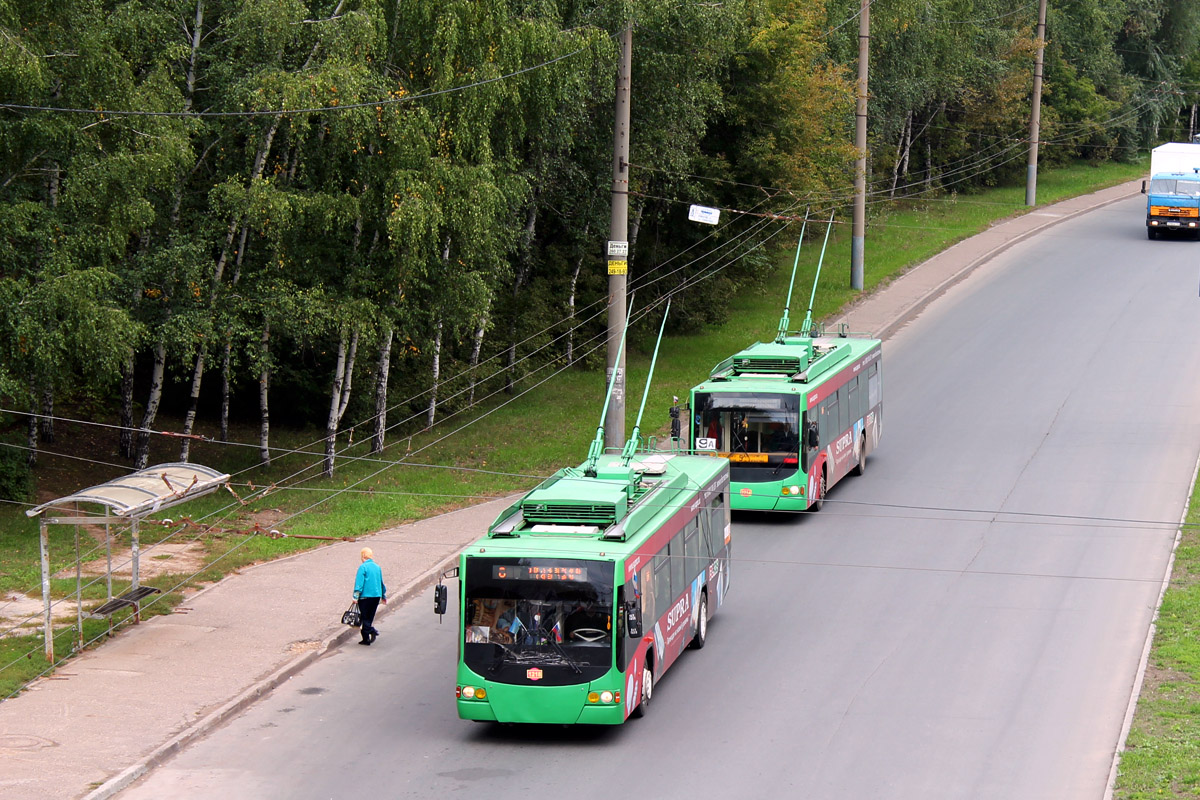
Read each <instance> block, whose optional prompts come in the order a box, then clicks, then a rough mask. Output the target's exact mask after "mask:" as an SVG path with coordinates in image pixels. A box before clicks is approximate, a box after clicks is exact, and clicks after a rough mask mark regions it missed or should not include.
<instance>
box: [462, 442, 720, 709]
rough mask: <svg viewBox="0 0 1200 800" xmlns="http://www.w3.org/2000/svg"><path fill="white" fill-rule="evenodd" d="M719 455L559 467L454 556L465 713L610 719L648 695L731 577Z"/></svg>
mask: <svg viewBox="0 0 1200 800" xmlns="http://www.w3.org/2000/svg"><path fill="white" fill-rule="evenodd" d="M727 463H728V462H725V461H723V460H718V459H714V458H708V457H704V456H693V455H686V454H682V453H669V452H663V453H655V454H640V455H639V456H638V460H636V461H634V462H632V463H629V464H625V463H623V459H617V460H616V461H614V462H613V463H611V464H609V465H607V466H600V467H598V468H597V469H596V470H595V474H594V476H589V475H587V474H585V471H584V469H583V468H580V469H565V470H560V471H559V472H558V473H557V474H555V475H554V476H552V477H551V478H549V479H547V480H546V481H545V482H544V483H543V484H542V485H540V486H539V487H538V488H536V489H534V490H533V491H531V492H530V493H529V494H527V495H525V496H524V497H523V498H521V500H520V501H519V502H517V503H516V504H514V505H513V506H511V507H509V508H508V509H507V510H506V511H504V512H503V513H502V514H500V516H499V517H498V518H497V519H496V522H495V523H494V524H493V525H492V526H491V528H489V530H488V534H487V536H486V537H485V538H483V539H481V540H480V541H479V542H477V543H475V544H474V545H471V546H470V547H468V548H467V549H466V550H465V551H463V553H462V555H461V557H460V562H459V569H458V573H459V577H460V581H459V594H460V596H459V601H460V603H459V607H460V609H461V613H460V616H459V627H460V634H461V635H460V637H459V644H458V650H459V659H458V677H457V686H456V689H455V694H456V696H457V698H458V714H459V716H460V717H462V718H463V719H473V720H492V721H497V722H540V723H558V724H573V723H585V724H586V723H592V724H601V725H615V724H619V723H621V722H624V721H625V719H626V718H628V717H629V716H630V714H631V713H635V714H637V715H640V714H642V713H644V712H645V709H646V708H647V706H648V705H649V703H650V698H651V696H652V694H653V688H654V684H655V682H656V681H657V680H659V679H660V678H661V676H662V675H663V673H664V672H665V671H666V670H667V669H669V668H670V667H671V665H672V664H673V663H674V662H675V660H676V659H677V658H679V656H680V654H681V653H682V652H683V651H684V649H685V648H686V647H687V646H688V645H689V644H690V645H691V646H692V647H694V648H700V647H703V646H704V642H705V638H706V636H707V632H708V620H709V618H710V617H711V616H712V615H713V613H715V612H716V610H717V609H718V608H719V607H720V606H721V604H722V602H723V601H724V599H725V592H726V590H727V588H728V586H729V552H730V520H729V504H728V495H729V469H728V466H727Z"/></svg>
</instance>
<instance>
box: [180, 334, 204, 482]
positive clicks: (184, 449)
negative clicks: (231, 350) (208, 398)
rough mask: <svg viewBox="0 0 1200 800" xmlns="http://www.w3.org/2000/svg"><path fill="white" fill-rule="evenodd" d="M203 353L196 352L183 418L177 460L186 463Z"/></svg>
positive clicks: (194, 417)
mask: <svg viewBox="0 0 1200 800" xmlns="http://www.w3.org/2000/svg"><path fill="white" fill-rule="evenodd" d="M204 362H205V353H204V351H203V350H201V351H200V352H199V353H197V354H196V365H195V367H193V368H192V394H191V402H190V403H189V404H188V410H187V416H186V417H184V418H183V443H182V444H180V445H179V460H180V461H182V462H184V463H185V464H186V463H187V460H188V455H189V454H190V453H191V450H192V446H191V445H192V440H191V439H190V438H188V437H189V436H191V435H192V428H194V427H195V425H196V409H197V408H199V406H200V379H201V378H203V377H204Z"/></svg>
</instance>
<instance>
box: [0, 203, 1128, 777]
mask: <svg viewBox="0 0 1200 800" xmlns="http://www.w3.org/2000/svg"><path fill="white" fill-rule="evenodd" d="M1138 189H1139V186H1138V182H1137V181H1132V182H1129V183H1126V184H1122V185H1121V186H1118V187H1114V188H1112V189H1107V190H1104V191H1101V192H1097V193H1095V194H1092V195H1088V196H1087V197H1081V198H1076V199H1074V200H1067V201H1064V202H1062V203H1058V204H1056V205H1053V206H1047V207H1044V208H1040V209H1038V210H1036V211H1034V212H1032V213H1030V214H1026V215H1024V216H1021V217H1017V218H1015V219H1011V220H1008V221H1005V222H1003V223H999V224H997V225H995V226H993V227H992V228H990V229H988V230H987V231H985V232H984V233H981V234H979V235H977V236H974V237H972V238H970V239H968V240H966V241H964V242H961V243H959V244H957V245H955V246H954V247H951V248H950V249H949V250H947V251H945V252H944V253H942V254H940V255H938V256H936V257H934V258H932V259H930V260H929V261H926V262H924V263H923V264H921V265H919V266H918V267H915V268H913V269H912V270H910V271H908V272H907V273H905V274H904V275H903V276H901V277H899V278H897V279H896V280H894V281H892V282H891V283H890V284H889V285H888V286H886V287H884V288H883V289H881V290H879V291H877V292H875V293H873V294H872V295H871V296H870V297H866V298H863V300H862V301H860V302H858V303H856V304H855V305H854V306H853V307H852V308H851V309H849V311H848V312H847V313H846V314H845V315H844V316H843V317H841V318H840V319H838V320H836V321H835V322H846V323H848V325H849V328H850V330H851V331H855V332H868V333H873V334H875V335H877V336H880V337H881V338H886V337H887V336H888V335H890V334H891V333H893V332H894V331H895V330H897V329H898V328H899V327H900V326H902V325H903V324H904V323H905V322H907V321H908V320H910V319H912V318H913V317H915V316H916V315H917V314H918V313H920V311H921V309H923V308H924V307H925V306H926V305H927V304H928V303H929V302H930V301H931V300H932V299H934V298H936V297H937V296H938V295H940V294H941V293H942V292H944V291H945V290H946V289H947V288H949V287H950V286H952V285H953V284H954V283H956V282H957V281H959V280H962V279H963V278H964V277H966V275H968V274H969V273H970V272H971V271H972V270H973V269H975V268H976V267H978V266H979V265H981V264H983V263H984V262H986V261H987V260H988V259H989V258H991V257H993V256H995V255H996V254H997V253H1000V252H1002V251H1003V250H1005V249H1007V248H1008V247H1010V246H1011V245H1013V244H1015V243H1016V242H1019V241H1022V240H1023V239H1026V238H1029V237H1030V236H1032V235H1034V234H1036V233H1038V232H1039V231H1041V230H1043V229H1045V228H1046V227H1048V226H1051V225H1054V224H1055V223H1057V222H1061V221H1063V220H1064V219H1067V218H1069V217H1071V216H1074V215H1077V214H1080V213H1084V212H1086V211H1090V210H1092V209H1094V208H1098V207H1100V206H1103V205H1107V204H1109V203H1112V202H1117V201H1120V200H1124V199H1126V198H1129V197H1130V196H1131V195H1134V194H1137V192H1138ZM1129 224H1130V225H1131V226H1136V225H1139V224H1141V220H1140V219H1139V218H1136V217H1135V218H1132V219H1130V220H1129ZM867 252H868V257H869V254H870V243H869V242H868V250H867ZM510 502H511V499H504V500H494V501H491V502H488V503H482V504H480V505H477V506H473V507H471V508H467V509H463V510H460V511H456V512H453V513H450V514H446V515H444V516H441V517H436V518H433V519H428V520H424V521H421V522H417V523H413V524H410V525H402V526H399V527H396V528H390V529H388V530H385V531H382V532H380V533H377V534H375V535H373V536H369V537H364V538H363V540H361V541H360V542H357V543H350V542H345V543H339V544H334V545H330V546H328V547H322V548H319V549H317V550H313V551H310V552H307V553H302V554H299V555H296V556H292V557H290V558H286V559H281V560H279V561H274V562H270V563H267V564H262V565H259V566H255V567H251V568H247V569H243V570H241V571H239V572H238V573H237V574H234V575H231V576H229V577H228V578H226V579H225V580H223V581H221V582H220V583H217V584H215V585H213V586H211V587H208V588H206V589H204V590H203V591H200V592H198V593H196V594H195V595H192V596H191V597H189V598H187V600H186V601H185V606H184V607H182V608H180V609H179V610H178V611H177V612H176V613H173V614H170V615H165V616H161V617H155V618H153V619H150V620H148V621H147V622H144V623H142V624H141V625H138V626H135V627H132V628H130V629H129V630H127V631H125V632H123V633H121V634H119V635H118V636H116V637H115V638H114V639H113V640H112V641H110V642H108V643H106V644H104V645H103V646H102V647H99V648H97V649H95V650H92V651H89V652H87V653H84V654H83V655H81V656H79V657H78V658H75V659H73V660H70V661H67V662H66V663H65V664H63V665H62V666H61V667H60V669H59V671H58V672H57V673H56V674H55V675H54V676H53V677H52V678H51V679H47V680H42V681H39V682H37V683H36V684H34V685H33V686H32V687H31V688H30V689H29V690H28V691H26V692H24V693H23V694H21V695H19V696H17V697H15V698H13V699H11V700H8V701H6V702H4V703H0V798H4V799H5V800H7V799H9V798H12V800H26V799H28V800H35V799H36V800H42V799H43V798H77V797H87V798H88V800H99V798H107V797H110V796H112V795H114V794H116V793H117V792H119V791H120V790H121V789H123V788H124V787H125V786H127V785H129V784H130V783H131V782H132V781H134V780H136V779H137V778H138V777H139V776H140V775H142V774H143V773H144V772H145V771H147V770H148V769H150V768H152V767H153V766H154V765H155V764H157V763H159V762H161V761H162V760H163V759H165V758H168V757H169V756H170V755H171V754H172V753H174V752H175V751H177V750H179V749H181V748H182V747H184V746H186V745H187V743H188V742H190V741H191V740H192V739H194V738H196V737H198V736H201V735H203V734H204V733H206V732H207V731H209V730H211V729H212V728H213V727H214V726H215V725H217V724H219V723H220V722H222V721H223V720H225V719H228V718H230V717H231V716H234V715H236V714H238V713H240V712H241V711H242V710H243V709H244V708H245V707H246V706H248V705H249V704H251V703H253V702H254V701H255V700H256V699H257V698H258V697H260V696H261V695H263V694H264V693H265V692H268V691H270V690H271V689H272V688H273V687H275V686H277V685H279V684H280V683H282V682H283V681H285V680H287V679H288V678H289V677H290V676H292V675H294V674H296V673H297V672H299V671H300V670H302V669H303V668H304V667H305V666H307V665H308V664H310V663H311V662H312V661H313V660H315V659H317V658H319V657H320V656H321V655H322V654H324V653H325V652H326V651H328V650H329V649H330V648H332V647H337V646H339V645H341V644H342V643H344V642H346V641H350V640H351V637H357V635H358V632H357V631H356V630H354V629H350V628H346V627H344V626H341V625H340V624H338V620H339V618H340V616H341V613H342V611H343V610H345V607H346V606H347V604H348V602H349V596H350V591H351V586H352V581H353V575H354V570H355V569H356V568H357V566H358V551H359V548H360V547H362V545H363V544H364V543H369V544H370V546H371V547H372V548H373V549H374V550H375V557H376V560H377V561H378V562H379V563H380V564H381V565H382V566H383V568H384V575H385V579H386V581H387V583H388V585H389V587H390V590H391V591H390V595H391V598H392V602H391V603H389V605H387V606H381V609H380V611H381V618H382V620H383V623H384V624H383V625H382V626H381V627H383V629H384V631H385V632H386V619H387V614H388V613H389V611H391V610H393V609H395V608H396V607H398V606H399V605H400V604H401V603H402V602H403V601H405V600H407V599H410V598H412V597H414V596H417V595H418V594H420V595H421V596H422V597H426V595H425V594H424V589H425V588H427V587H428V586H429V585H431V583H432V582H433V581H434V579H435V578H436V575H437V574H438V573H439V572H440V571H441V570H443V569H445V568H446V567H448V566H450V564H451V563H452V562H453V561H454V559H455V557H456V556H457V554H458V553H459V552H460V551H461V550H462V548H463V547H464V546H466V545H467V544H469V543H470V542H471V541H473V540H474V539H476V538H477V537H478V536H480V535H481V534H482V533H483V532H484V530H485V529H486V528H487V526H488V525H489V524H490V523H491V521H492V520H493V519H494V518H495V517H496V515H497V514H498V513H499V512H500V511H501V510H503V508H504V507H505V506H506V505H507V504H508V503H510ZM431 598H432V596H431V595H428V597H427V599H431ZM385 635H386V633H385Z"/></svg>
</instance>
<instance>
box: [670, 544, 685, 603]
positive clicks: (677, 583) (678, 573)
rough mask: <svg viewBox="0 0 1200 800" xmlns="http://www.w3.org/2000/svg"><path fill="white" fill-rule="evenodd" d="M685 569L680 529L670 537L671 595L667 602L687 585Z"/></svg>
mask: <svg viewBox="0 0 1200 800" xmlns="http://www.w3.org/2000/svg"><path fill="white" fill-rule="evenodd" d="M686 570H687V563H686V561H685V560H684V557H683V531H680V532H679V533H677V534H675V536H674V537H672V539H671V597H670V599H669V600H667V602H668V603H670V602H672V601H673V600H674V599H675V598H676V597H677V596H679V594H680V593H681V592H683V587H684V586H686V585H687V580H686V579H685V577H684V574H685V571H686Z"/></svg>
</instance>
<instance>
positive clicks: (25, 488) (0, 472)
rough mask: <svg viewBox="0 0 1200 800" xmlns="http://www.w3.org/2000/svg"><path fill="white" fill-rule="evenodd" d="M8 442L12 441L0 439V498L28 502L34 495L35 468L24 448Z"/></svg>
mask: <svg viewBox="0 0 1200 800" xmlns="http://www.w3.org/2000/svg"><path fill="white" fill-rule="evenodd" d="M6 444H11V442H10V441H6V440H0V500H13V501H16V502H20V503H25V502H28V501H29V500H30V498H32V497H33V470H31V469H30V468H29V464H28V463H27V460H26V457H25V452H24V451H23V450H19V449H17V448H15V447H6V446H5V445H6Z"/></svg>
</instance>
